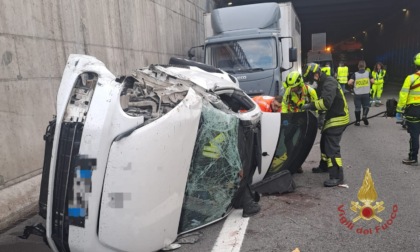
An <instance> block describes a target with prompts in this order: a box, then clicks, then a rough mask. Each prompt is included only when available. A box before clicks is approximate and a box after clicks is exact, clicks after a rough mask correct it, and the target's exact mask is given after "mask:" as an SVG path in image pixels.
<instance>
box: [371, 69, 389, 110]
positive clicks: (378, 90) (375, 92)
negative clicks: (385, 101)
mask: <svg viewBox="0 0 420 252" xmlns="http://www.w3.org/2000/svg"><path fill="white" fill-rule="evenodd" d="M385 75H386V70H385V69H384V65H383V64H382V63H381V62H378V63H376V65H375V67H374V68H373V71H372V77H373V79H374V80H375V82H374V83H373V85H372V105H375V106H376V107H379V106H380V105H382V102H381V96H382V91H383V89H384V78H385Z"/></svg>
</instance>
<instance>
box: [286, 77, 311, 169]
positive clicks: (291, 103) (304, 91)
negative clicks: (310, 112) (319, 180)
mask: <svg viewBox="0 0 420 252" xmlns="http://www.w3.org/2000/svg"><path fill="white" fill-rule="evenodd" d="M317 99H318V96H317V95H316V91H315V89H313V88H312V87H310V86H309V85H306V84H304V82H303V78H302V75H300V73H299V72H298V71H292V72H290V73H289V74H288V75H287V77H286V91H285V92H284V97H283V102H282V108H281V112H282V113H294V112H302V111H303V110H302V106H303V105H304V104H306V103H309V102H311V101H316V100H317ZM297 130H298V127H292V126H288V127H286V129H285V140H284V141H285V143H286V149H287V153H288V156H290V151H291V150H292V149H293V137H294V136H295V133H296V131H297ZM296 172H297V173H303V169H302V167H299V168H298V169H297V170H296Z"/></svg>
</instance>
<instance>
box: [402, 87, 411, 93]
mask: <svg viewBox="0 0 420 252" xmlns="http://www.w3.org/2000/svg"><path fill="white" fill-rule="evenodd" d="M409 91H410V89H409V88H401V91H400V92H406V93H408V92H409Z"/></svg>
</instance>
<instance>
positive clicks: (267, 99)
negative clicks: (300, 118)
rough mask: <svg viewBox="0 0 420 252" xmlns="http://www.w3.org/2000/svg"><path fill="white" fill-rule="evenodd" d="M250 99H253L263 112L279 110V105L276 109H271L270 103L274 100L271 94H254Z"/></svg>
mask: <svg viewBox="0 0 420 252" xmlns="http://www.w3.org/2000/svg"><path fill="white" fill-rule="evenodd" d="M252 100H254V101H255V102H256V103H257V104H258V106H259V107H260V109H261V111H263V112H281V106H280V108H279V110H278V111H273V109H272V108H271V103H273V101H274V97H273V96H267V95H262V96H254V97H252Z"/></svg>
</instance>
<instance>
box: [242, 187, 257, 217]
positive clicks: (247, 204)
mask: <svg viewBox="0 0 420 252" xmlns="http://www.w3.org/2000/svg"><path fill="white" fill-rule="evenodd" d="M242 206H243V210H242V217H251V216H253V215H256V214H257V213H258V212H259V211H260V210H261V207H260V205H258V203H257V202H255V200H254V198H253V197H252V195H251V192H250V190H245V192H244V195H243V197H242Z"/></svg>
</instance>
